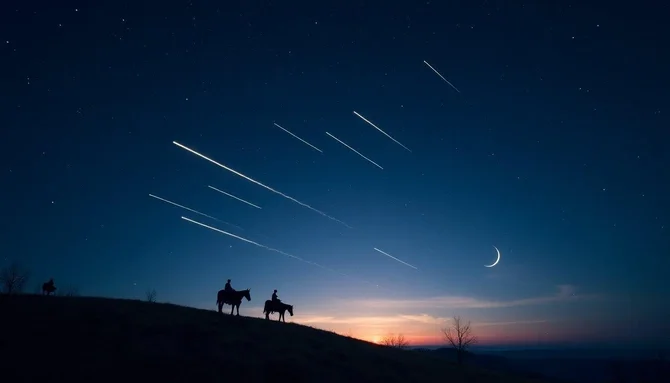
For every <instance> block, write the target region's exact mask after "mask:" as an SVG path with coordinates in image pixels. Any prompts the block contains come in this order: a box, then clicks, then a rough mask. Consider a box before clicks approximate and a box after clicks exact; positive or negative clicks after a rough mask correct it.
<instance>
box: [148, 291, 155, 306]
mask: <svg viewBox="0 0 670 383" xmlns="http://www.w3.org/2000/svg"><path fill="white" fill-rule="evenodd" d="M146 294H147V295H146V296H147V302H151V303H155V302H156V290H155V289H151V290H147V293H146Z"/></svg>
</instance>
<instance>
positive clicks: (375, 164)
mask: <svg viewBox="0 0 670 383" xmlns="http://www.w3.org/2000/svg"><path fill="white" fill-rule="evenodd" d="M326 134H327V135H329V136H330V137H332V138H333V139H335V140H336V141H337V142H339V143H340V144H342V145H344V146H346V147H347V148H349V150H351V151H353V152H354V153H356V154H358V155H359V156H361V157H363V158H365V159H366V160H368V161H370V162H371V163H372V164H373V165H374V166H376V167H378V168H380V169H381V170H384V168H382V167H381V166H379V165H377V163H376V162H374V161H372V160H371V159H369V158H367V157H366V156H364V155H362V154H361V153H359V152H358V151H357V150H356V149H354V148H352V147H351V146H349V145H347V144H345V143H344V142H343V141H342V140H340V139H339V138H337V137H335V136H333V135H332V134H330V133H328V132H326Z"/></svg>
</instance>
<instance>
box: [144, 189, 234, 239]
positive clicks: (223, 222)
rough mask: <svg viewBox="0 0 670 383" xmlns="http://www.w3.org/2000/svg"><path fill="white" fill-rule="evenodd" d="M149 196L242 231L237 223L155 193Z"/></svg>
mask: <svg viewBox="0 0 670 383" xmlns="http://www.w3.org/2000/svg"><path fill="white" fill-rule="evenodd" d="M149 197H153V198H156V199H158V200H161V201H163V202H167V203H169V204H171V205H174V206H177V207H180V208H182V209H185V210H188V211H190V212H193V213H196V214H200V215H201V216H203V217H207V218H210V219H213V220H215V221H217V222H221V223H222V224H224V225H229V226H232V227H236V228H238V229H240V230H243V231H244V229H243V228H241V227H239V226H237V225H233V224H232V223H230V222H226V221H223V220H220V219H218V218H216V217H212V216H211V215H207V214H205V213H201V212H199V211H197V210H194V209H191V208H190V207H186V206H184V205H180V204H178V203H175V202H172V201H170V200H167V199H165V198H161V197H159V196H156V195H153V194H149Z"/></svg>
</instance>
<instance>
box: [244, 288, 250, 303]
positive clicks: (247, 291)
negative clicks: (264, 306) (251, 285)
mask: <svg viewBox="0 0 670 383" xmlns="http://www.w3.org/2000/svg"><path fill="white" fill-rule="evenodd" d="M242 296H243V297H245V298H247V300H248V301H251V289H246V290H244V294H243V295H242Z"/></svg>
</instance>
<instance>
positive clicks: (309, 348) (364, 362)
mask: <svg viewBox="0 0 670 383" xmlns="http://www.w3.org/2000/svg"><path fill="white" fill-rule="evenodd" d="M0 366H1V367H0V370H2V375H1V380H2V381H3V382H28V381H31V382H37V381H42V379H44V381H48V382H50V383H53V382H68V383H75V382H87V383H90V382H101V381H115V382H128V381H134V382H142V381H144V382H148V381H163V382H193V383H198V382H218V381H224V380H225V381H242V382H243V383H250V382H265V381H274V382H278V381H281V382H438V381H439V382H472V383H476V382H520V383H523V382H541V381H540V380H531V379H526V378H523V377H520V376H518V375H510V374H509V373H499V372H493V371H488V370H486V369H481V368H475V367H467V368H459V367H458V366H456V365H455V364H453V363H451V362H448V361H445V360H444V359H443V358H438V357H434V356H431V355H425V354H422V353H419V352H414V351H402V350H397V349H391V348H387V347H382V346H377V345H374V344H370V343H367V342H363V341H359V340H356V339H351V338H347V337H343V336H340V335H337V334H334V333H330V332H327V331H321V330H316V329H313V328H311V327H307V326H301V325H296V324H290V323H286V324H284V323H277V322H274V321H266V320H264V319H256V318H245V317H231V316H228V315H221V314H218V313H216V312H213V311H207V310H199V309H194V308H188V307H182V306H176V305H170V304H160V303H147V302H141V301H133V300H120V299H104V298H79V297H76V298H73V297H42V296H32V295H24V296H0Z"/></svg>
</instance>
